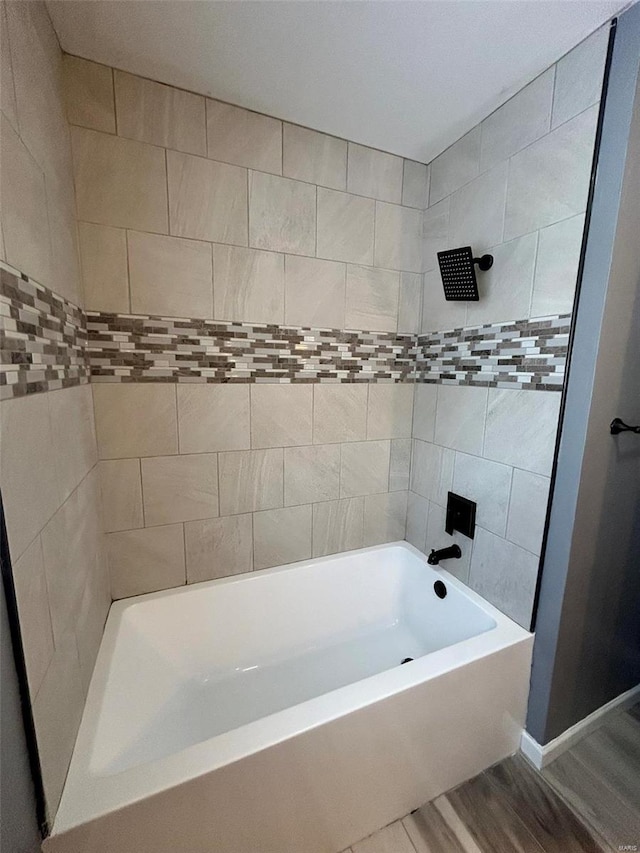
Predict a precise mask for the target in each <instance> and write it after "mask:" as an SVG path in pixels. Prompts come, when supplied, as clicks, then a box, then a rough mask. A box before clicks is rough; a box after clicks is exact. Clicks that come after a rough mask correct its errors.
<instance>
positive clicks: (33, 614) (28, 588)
mask: <svg viewBox="0 0 640 853" xmlns="http://www.w3.org/2000/svg"><path fill="white" fill-rule="evenodd" d="M13 579H14V583H15V588H16V598H17V600H18V610H19V613H20V624H21V626H22V632H21V633H22V644H23V647H24V656H25V661H26V666H27V677H28V680H29V692H30V694H31V697H32V698H33V697H35V696H36V694H37V692H38V690H39V689H40V685H41V684H42V679H43V678H44V675H45V672H46V671H47V668H48V666H49V663H50V662H51V659H52V657H53V630H52V628H51V616H50V615H49V599H48V596H47V581H46V577H45V573H44V562H43V559H42V543H41V541H40V537H39V536H37V537H36V538H35V539H34V540H33V542H32V543H31V545H29V547H28V548H27V550H26V551H25V552H24V554H23V555H22V556H21V557H20V558H19V559H18V560H16V561H15V562H14V563H13Z"/></svg>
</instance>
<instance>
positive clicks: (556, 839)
mask: <svg viewBox="0 0 640 853" xmlns="http://www.w3.org/2000/svg"><path fill="white" fill-rule="evenodd" d="M627 845H628V846H627ZM633 845H635V847H634V846H633ZM625 846H626V849H627V850H638V851H640V705H637V706H635V708H633V709H632V710H631V711H628V712H621V713H619V714H616V715H615V716H613V717H611V718H610V719H609V720H608V721H607V722H606V723H605V724H604V725H603V726H602V727H601V728H600V729H598V730H597V731H596V732H593V733H592V734H591V735H589V736H588V737H587V738H585V739H584V740H582V741H581V742H580V743H578V744H577V745H576V746H574V747H572V749H570V750H568V751H567V752H565V753H564V754H563V755H561V756H560V757H559V758H557V759H556V760H555V761H554V762H552V764H550V765H549V766H548V767H547V768H546V769H545V770H544V771H543V775H540V774H539V773H538V772H537V771H536V770H534V769H533V768H532V767H531V766H530V765H529V764H528V763H527V761H526V760H525V759H524V758H522V757H521V756H519V755H516V756H514V757H513V758H508V759H506V761H503V762H501V763H500V764H498V765H496V766H495V767H492V768H490V769H489V770H486V771H485V772H484V773H481V774H480V775H479V776H476V778H475V779H471V780H470V781H469V782H465V783H464V784H463V785H460V786H459V787H458V788H456V789H455V790H453V791H450V792H449V793H447V794H443V795H442V796H441V797H438V798H437V799H436V800H434V801H433V802H431V803H427V804H426V805H424V806H422V808H421V809H419V810H418V811H417V812H414V813H413V814H411V815H408V816H407V817H405V818H403V819H402V820H398V821H396V822H395V823H392V824H391V825H390V826H386V827H385V828H384V829H381V830H379V831H378V832H376V833H375V834H374V835H371V836H369V838H365V839H364V840H363V841H359V842H358V843H357V844H354V845H353V846H352V848H351V849H350V850H348V851H345V853H610V851H613V850H615V851H620V850H624V849H625Z"/></svg>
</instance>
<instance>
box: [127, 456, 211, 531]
mask: <svg viewBox="0 0 640 853" xmlns="http://www.w3.org/2000/svg"><path fill="white" fill-rule="evenodd" d="M141 464H142V493H143V495H144V520H145V526H146V527H155V526H156V525H160V524H172V523H173V522H175V521H195V520H196V519H200V518H212V517H214V516H216V515H218V457H217V455H216V454H215V453H194V454H189V455H186V456H153V457H151V458H150V459H142V461H141Z"/></svg>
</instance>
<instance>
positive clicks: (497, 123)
mask: <svg viewBox="0 0 640 853" xmlns="http://www.w3.org/2000/svg"><path fill="white" fill-rule="evenodd" d="M554 79H555V71H554V69H553V68H549V70H548V71H545V72H544V74H541V75H540V76H539V77H536V79H535V80H534V81H533V82H532V83H529V85H528V86H525V87H524V89H521V90H520V91H519V92H518V93H517V95H514V96H513V98H510V99H509V100H508V101H507V102H506V103H505V104H503V105H502V106H501V107H500V108H499V109H497V110H496V111H495V112H494V113H492V114H491V115H490V116H489V117H488V118H486V119H485V120H484V121H483V122H482V148H481V155H480V169H481V171H483V172H484V171H485V170H486V169H490V168H491V167H492V166H495V164H496V163H500V162H502V161H504V160H507V159H508V158H509V157H511V156H512V155H513V154H516V153H517V152H518V151H521V150H522V149H523V148H525V147H526V146H527V145H530V144H531V143H532V142H535V141H536V139H539V138H540V137H541V136H544V134H545V133H548V132H549V127H550V125H551V104H552V101H553V84H554Z"/></svg>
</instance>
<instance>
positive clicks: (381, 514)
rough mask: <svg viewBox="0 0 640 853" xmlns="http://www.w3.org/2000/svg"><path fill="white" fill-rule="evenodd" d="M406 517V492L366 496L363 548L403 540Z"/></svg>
mask: <svg viewBox="0 0 640 853" xmlns="http://www.w3.org/2000/svg"><path fill="white" fill-rule="evenodd" d="M406 517H407V493H406V492H388V493H386V494H380V495H367V496H366V497H365V499H364V544H365V546H370V545H381V544H382V543H384V542H397V541H398V540H401V539H404V531H405V520H406Z"/></svg>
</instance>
